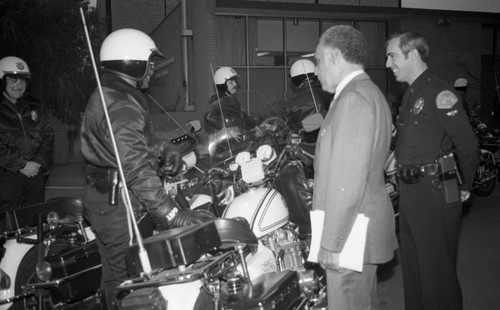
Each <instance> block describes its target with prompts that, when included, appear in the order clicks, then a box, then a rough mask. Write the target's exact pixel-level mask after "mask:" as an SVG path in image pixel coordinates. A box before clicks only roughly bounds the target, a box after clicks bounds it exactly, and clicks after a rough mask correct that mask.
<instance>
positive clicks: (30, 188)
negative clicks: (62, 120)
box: [0, 56, 54, 229]
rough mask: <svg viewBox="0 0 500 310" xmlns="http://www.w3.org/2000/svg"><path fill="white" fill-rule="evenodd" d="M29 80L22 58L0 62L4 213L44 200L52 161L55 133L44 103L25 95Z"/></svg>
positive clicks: (0, 184) (0, 196) (1, 197)
mask: <svg viewBox="0 0 500 310" xmlns="http://www.w3.org/2000/svg"><path fill="white" fill-rule="evenodd" d="M30 78H31V72H30V69H29V67H28V64H27V63H26V62H25V61H24V60H22V59H21V58H18V57H15V56H8V57H4V58H2V59H1V60H0V79H1V82H0V83H1V86H0V88H1V90H2V97H1V100H0V211H1V212H3V211H6V210H10V209H13V208H16V207H18V206H19V205H20V204H21V203H24V204H33V203H38V202H43V201H44V200H45V180H46V176H47V174H48V167H49V164H50V163H51V160H52V150H53V143H54V130H53V129H52V127H51V126H50V124H49V123H48V121H47V117H46V115H45V113H44V111H43V109H42V106H41V104H40V103H39V102H38V101H36V100H35V99H34V98H32V97H31V96H29V95H26V89H27V87H28V82H29V80H30ZM23 199H24V202H22V200H23ZM7 225H9V223H7ZM6 228H7V229H10V228H12V227H6Z"/></svg>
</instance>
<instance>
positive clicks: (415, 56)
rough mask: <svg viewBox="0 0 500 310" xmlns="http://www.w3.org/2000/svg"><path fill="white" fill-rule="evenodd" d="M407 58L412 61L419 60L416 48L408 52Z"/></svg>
mask: <svg viewBox="0 0 500 310" xmlns="http://www.w3.org/2000/svg"><path fill="white" fill-rule="evenodd" d="M408 58H410V59H412V60H414V59H420V54H419V53H418V51H417V49H416V48H414V49H412V50H410V51H409V52H408Z"/></svg>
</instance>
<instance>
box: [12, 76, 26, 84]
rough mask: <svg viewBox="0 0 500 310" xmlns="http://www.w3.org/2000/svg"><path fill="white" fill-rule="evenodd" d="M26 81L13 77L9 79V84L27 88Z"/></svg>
mask: <svg viewBox="0 0 500 310" xmlns="http://www.w3.org/2000/svg"><path fill="white" fill-rule="evenodd" d="M26 83H27V82H26V79H22V78H13V77H9V76H8V77H7V84H11V85H13V86H16V85H18V84H19V85H21V86H26Z"/></svg>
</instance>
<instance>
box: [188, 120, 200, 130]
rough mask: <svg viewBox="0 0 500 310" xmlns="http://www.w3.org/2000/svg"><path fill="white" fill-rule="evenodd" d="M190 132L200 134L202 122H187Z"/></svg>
mask: <svg viewBox="0 0 500 310" xmlns="http://www.w3.org/2000/svg"><path fill="white" fill-rule="evenodd" d="M187 125H188V127H189V128H190V129H189V130H190V132H192V133H193V132H198V131H200V130H201V122H200V121H199V120H192V121H189V122H187Z"/></svg>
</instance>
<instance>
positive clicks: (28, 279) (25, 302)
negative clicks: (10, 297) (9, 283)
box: [13, 247, 52, 310]
mask: <svg viewBox="0 0 500 310" xmlns="http://www.w3.org/2000/svg"><path fill="white" fill-rule="evenodd" d="M37 251H38V247H33V248H32V249H31V250H29V251H28V253H26V255H25V256H24V257H23V259H22V260H21V263H20V264H19V270H18V272H17V275H16V282H15V294H16V296H17V295H19V294H22V293H24V292H23V289H22V286H23V285H26V284H28V283H34V282H40V280H39V279H38V277H37V275H36V272H35V268H36V264H37V262H38V252H37ZM38 299H40V302H41V303H42V307H41V308H40V307H39V305H38V303H39V300H38ZM13 309H15V310H36V309H52V305H51V303H50V295H49V294H48V292H43V293H42V295H41V297H40V298H39V297H37V296H31V297H28V298H25V299H22V300H19V301H16V302H15V303H14V308H13Z"/></svg>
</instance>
